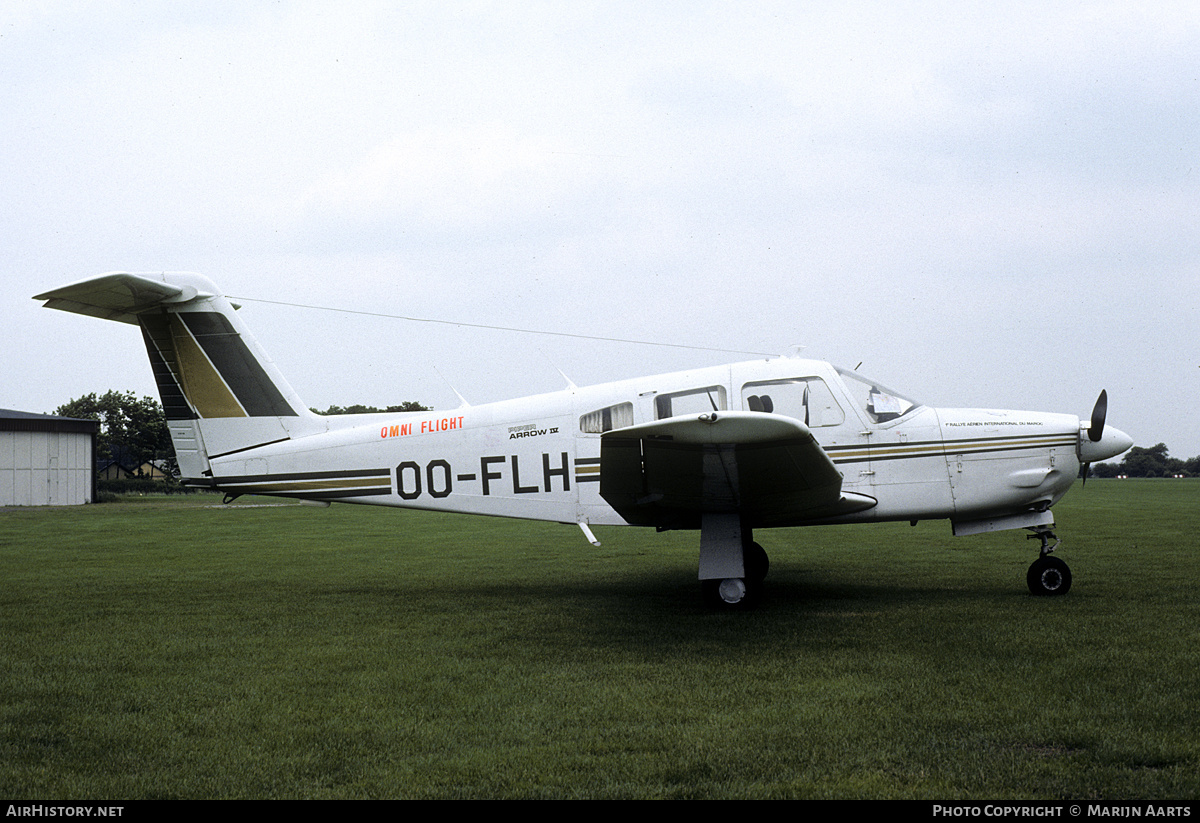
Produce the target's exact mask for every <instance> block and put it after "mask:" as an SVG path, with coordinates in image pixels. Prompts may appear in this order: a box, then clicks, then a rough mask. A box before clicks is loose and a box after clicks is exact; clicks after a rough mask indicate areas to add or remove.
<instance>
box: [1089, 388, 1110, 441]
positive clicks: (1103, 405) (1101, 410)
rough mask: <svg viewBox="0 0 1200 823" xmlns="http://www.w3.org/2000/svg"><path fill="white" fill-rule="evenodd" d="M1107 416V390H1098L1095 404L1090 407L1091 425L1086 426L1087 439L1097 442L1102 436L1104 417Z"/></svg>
mask: <svg viewBox="0 0 1200 823" xmlns="http://www.w3.org/2000/svg"><path fill="white" fill-rule="evenodd" d="M1107 416H1108V392H1107V391H1105V390H1104V389H1101V390H1100V396H1099V397H1098V398H1096V405H1095V406H1094V407H1093V408H1092V425H1091V426H1090V427H1089V428H1088V439H1089V440H1091V441H1092V442H1093V443H1099V442H1100V438H1101V437H1103V436H1104V418H1105V417H1107Z"/></svg>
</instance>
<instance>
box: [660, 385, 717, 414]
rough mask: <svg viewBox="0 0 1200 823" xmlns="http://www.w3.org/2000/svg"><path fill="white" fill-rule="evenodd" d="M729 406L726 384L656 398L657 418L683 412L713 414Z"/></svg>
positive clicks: (661, 395)
mask: <svg viewBox="0 0 1200 823" xmlns="http://www.w3.org/2000/svg"><path fill="white" fill-rule="evenodd" d="M727 408H728V405H727V402H726V399H725V387H724V386H705V387H704V388H702V389H688V390H687V391H678V392H672V393H671V394H660V395H658V397H655V398H654V417H655V419H656V420H662V419H663V418H666V417H678V416H679V415H681V414H697V415H699V414H711V413H712V412H715V411H723V410H725V409H727Z"/></svg>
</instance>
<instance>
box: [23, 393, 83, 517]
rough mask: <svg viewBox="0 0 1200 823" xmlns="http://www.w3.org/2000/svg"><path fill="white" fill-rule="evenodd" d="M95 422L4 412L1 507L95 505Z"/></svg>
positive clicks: (46, 415) (47, 415)
mask: <svg viewBox="0 0 1200 823" xmlns="http://www.w3.org/2000/svg"><path fill="white" fill-rule="evenodd" d="M99 430H100V424H99V423H97V422H95V421H94V420H75V419H73V418H70V417H54V416H52V415H49V414H32V413H30V412H19V411H10V410H8V409H0V506H69V505H73V504H77V503H94V502H95V500H96V479H95V478H96V472H95V466H96V432H98V431H99Z"/></svg>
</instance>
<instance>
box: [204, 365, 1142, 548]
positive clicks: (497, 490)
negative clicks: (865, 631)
mask: <svg viewBox="0 0 1200 823" xmlns="http://www.w3.org/2000/svg"><path fill="white" fill-rule="evenodd" d="M860 382H861V385H860ZM855 389H857V390H858V391H857V392H856V391H855ZM875 391H876V389H875V388H874V387H873V386H870V385H869V384H868V383H867V382H866V381H858V380H857V379H856V376H854V375H851V374H849V373H847V372H844V371H839V370H836V369H834V368H833V367H832V366H830V365H829V364H828V363H824V362H821V361H812V360H800V359H794V358H778V359H771V360H758V361H749V362H743V363H736V364H732V365H728V366H717V367H712V368H705V369H697V370H694V371H686V372H677V373H673V374H665V375H656V376H650V377H639V378H635V379H631V380H624V381H620V382H616V383H608V384H603V385H598V386H590V387H584V388H574V387H573V388H570V389H566V390H563V391H559V392H553V393H549V394H543V395H536V396H532V397H526V398H521V399H517V400H509V401H503V402H498V403H490V404H487V405H482V406H464V407H462V408H458V409H454V410H452V411H430V412H408V413H400V414H381V415H357V416H345V417H329V418H321V419H320V425H323V426H325V427H326V428H327V430H326V431H324V432H321V433H314V434H306V435H305V436H303V437H297V438H294V439H289V440H285V441H283V442H278V443H272V444H268V445H264V446H260V447H257V448H254V449H250V450H247V451H240V452H236V453H233V454H229V455H227V456H224V457H221V456H216V457H211V458H210V468H211V472H212V476H211V479H209V480H208V481H207V484H208V485H214V486H216V487H217V488H220V489H224V490H226V491H229V492H232V493H266V494H278V495H284V496H292V497H308V498H313V499H326V500H339V501H342V502H353V503H365V504H373V505H386V506H399V507H408V508H418V509H430V510H437V511H452V512H470V513H475V514H488V515H497V516H506V517H520V518H528V519H535V520H549V521H557V522H563V523H585V524H624V523H625V522H626V521H625V520H624V519H623V518H622V517H621V516H620V515H619V514H617V512H616V511H614V510H613V508H612V507H611V506H609V505H608V504H607V503H606V502H605V500H604V499H603V498H602V497H601V496H600V493H599V492H600V483H599V480H600V472H599V464H600V441H601V433H602V431H604V430H611V429H612V428H620V427H622V426H628V425H636V424H640V423H647V422H650V421H654V420H656V419H661V418H662V417H666V416H679V415H684V414H702V413H705V412H708V411H710V410H735V411H744V410H756V411H758V410H762V409H761V408H758V406H759V405H761V403H762V401H761V400H758V398H759V397H763V398H766V397H771V398H773V399H772V401H770V402H772V404H773V405H774V408H773V409H767V411H773V412H774V413H777V414H789V413H790V414H791V415H792V416H794V417H797V419H799V418H800V416H801V415H803V416H804V417H806V418H807V419H806V420H802V421H801V422H804V423H805V424H806V425H808V427H809V428H810V430H811V431H812V433H813V435H814V436H815V437H816V439H817V441H818V443H819V444H820V446H821V447H822V448H823V449H824V450H825V451H826V453H827V454H828V455H829V457H830V458H831V459H832V460H833V462H834V464H835V465H836V466H837V468H838V470H839V471H840V472H841V473H842V476H843V489H844V490H845V491H847V492H853V493H856V494H862V495H867V496H869V497H871V498H874V499H876V500H877V501H878V503H877V505H875V506H874V507H872V508H870V509H868V510H866V511H860V512H856V513H853V514H845V515H841V516H838V517H836V518H828V519H825V520H821V521H805V520H797V521H795V522H794V523H775V524H772V525H801V524H803V523H805V522H861V521H872V520H918V519H952V520H955V521H979V520H983V519H985V518H990V517H1004V516H1007V515H1010V514H1015V513H1022V512H1029V511H1033V510H1040V511H1044V510H1045V509H1047V508H1048V507H1049V506H1050V505H1052V504H1053V503H1054V502H1056V501H1057V500H1058V499H1059V498H1061V497H1062V495H1063V494H1064V493H1065V492H1066V491H1067V489H1068V488H1069V487H1070V486H1071V484H1072V482H1073V481H1074V479H1075V478H1076V477H1077V476H1078V474H1079V468H1080V459H1079V454H1078V448H1079V446H1078V444H1079V440H1080V421H1079V418H1078V417H1076V416H1074V415H1067V414H1046V413H1036V412H1019V411H993V410H984V409H935V408H931V407H927V406H921V405H919V404H914V403H912V402H911V401H907V400H904V399H903V398H898V399H896V398H893V397H892V396H891V395H890V394H868V392H875ZM789 396H790V403H791V405H790V406H789V405H788V402H789ZM880 398H887V399H888V400H895V403H896V405H895V406H894V407H892V411H890V412H880V409H879V408H878V407H877V406H873V405H872V404H873V403H875V404H882V403H883V402H884V401H883V400H881V399H880ZM606 415H607V416H606ZM889 418H890V419H889ZM311 422H312V421H308V423H307V424H306V425H311ZM605 426H607V427H608V428H607V429H605ZM1118 434H1119V433H1118ZM1014 525H1022V524H1014Z"/></svg>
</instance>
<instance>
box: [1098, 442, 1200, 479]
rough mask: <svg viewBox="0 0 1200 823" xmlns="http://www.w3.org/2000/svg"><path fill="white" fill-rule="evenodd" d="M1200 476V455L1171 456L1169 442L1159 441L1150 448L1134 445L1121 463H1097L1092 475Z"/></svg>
mask: <svg viewBox="0 0 1200 823" xmlns="http://www.w3.org/2000/svg"><path fill="white" fill-rule="evenodd" d="M1177 475H1182V476H1183V477H1200V456H1197V457H1189V458H1188V459H1187V460H1180V459H1179V458H1178V457H1171V456H1170V454H1168V452H1167V444H1166V443H1159V444H1157V445H1154V446H1150V447H1149V448H1142V447H1141V446H1134V447H1133V448H1132V449H1130V450H1129V451H1127V452H1125V457H1124V459H1123V460H1121V462H1120V463H1097V464H1095V465H1094V466H1092V473H1091V476H1092V477H1118V476H1124V477H1175V476H1177Z"/></svg>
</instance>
